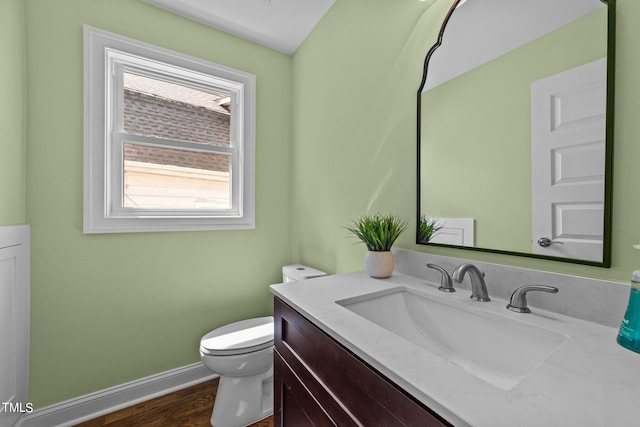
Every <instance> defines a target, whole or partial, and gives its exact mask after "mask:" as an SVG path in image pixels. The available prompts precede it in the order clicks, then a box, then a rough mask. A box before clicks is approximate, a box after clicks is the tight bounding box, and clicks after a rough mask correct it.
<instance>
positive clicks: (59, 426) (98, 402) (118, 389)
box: [14, 362, 218, 427]
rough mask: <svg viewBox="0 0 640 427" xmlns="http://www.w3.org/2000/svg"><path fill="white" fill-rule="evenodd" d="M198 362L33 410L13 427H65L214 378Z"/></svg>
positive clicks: (213, 375)
mask: <svg viewBox="0 0 640 427" xmlns="http://www.w3.org/2000/svg"><path fill="white" fill-rule="evenodd" d="M217 376H218V375H216V374H214V373H212V372H211V371H210V370H209V369H207V368H206V367H205V366H204V365H203V364H202V363H200V362H198V363H194V364H192V365H187V366H183V367H181V368H177V369H172V370H170V371H166V372H161V373H159V374H156V375H151V376H149V377H146V378H141V379H139V380H135V381H131V382H128V383H125V384H121V385H118V386H115V387H111V388H107V389H105V390H100V391H97V392H95V393H90V394H87V395H84V396H80V397H77V398H75V399H70V400H66V401H64V402H60V403H56V404H54V405H51V406H47V407H44V408H42V409H36V410H35V411H33V412H32V413H30V414H25V415H24V416H23V417H21V418H20V419H19V420H18V422H17V423H16V424H15V426H14V427H66V426H73V425H75V424H78V423H81V422H84V421H88V420H90V419H93V418H97V417H99V416H101V415H105V414H108V413H111V412H114V411H117V410H119V409H123V408H126V407H129V406H131V405H135V404H136V403H140V402H144V401H147V400H150V399H153V398H156V397H158V396H163V395H165V394H169V393H172V392H174V391H176V390H181V389H183V388H187V387H190V386H192V385H195V384H200V383H202V382H205V381H208V380H210V379H213V378H216V377H217Z"/></svg>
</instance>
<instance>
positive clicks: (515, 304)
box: [507, 285, 558, 313]
mask: <svg viewBox="0 0 640 427" xmlns="http://www.w3.org/2000/svg"><path fill="white" fill-rule="evenodd" d="M529 291H542V292H549V293H552V294H557V293H558V288H556V287H553V286H544V285H527V286H521V287H519V288H518V289H516V290H515V291H513V294H511V301H509V304H507V308H508V309H509V310H511V311H515V312H516V313H531V310H530V309H529V307H528V306H527V292H529Z"/></svg>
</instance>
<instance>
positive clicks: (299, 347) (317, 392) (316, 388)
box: [274, 298, 451, 427]
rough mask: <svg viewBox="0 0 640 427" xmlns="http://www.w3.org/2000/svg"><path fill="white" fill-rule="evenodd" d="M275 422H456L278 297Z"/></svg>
mask: <svg viewBox="0 0 640 427" xmlns="http://www.w3.org/2000/svg"><path fill="white" fill-rule="evenodd" d="M274 317H275V350H276V351H275V352H274V369H275V379H274V387H275V396H274V398H275V408H274V412H275V414H274V415H275V416H274V418H275V425H276V426H282V427H301V426H365V427H369V426H384V427H392V426H420V427H424V426H450V425H451V424H449V423H447V422H446V421H445V420H443V419H442V418H440V417H439V416H438V415H437V414H436V413H435V412H433V411H432V410H430V409H429V408H427V407H426V406H424V405H422V404H421V403H419V402H417V401H416V400H415V399H413V398H412V397H410V396H409V395H408V394H406V393H405V392H404V391H402V390H401V389H399V388H398V387H397V386H395V385H394V384H393V383H391V382H390V381H389V380H387V379H385V378H384V377H383V376H381V375H380V374H379V373H378V372H376V371H375V370H373V369H372V368H371V367H369V366H368V365H367V364H365V363H364V362H363V361H362V360H360V359H359V358H358V357H356V356H355V355H353V354H352V353H351V352H349V351H348V350H347V349H345V348H344V347H342V345H340V344H338V343H337V342H336V341H335V340H333V339H332V338H331V337H329V336H328V335H327V334H325V333H324V332H322V331H321V330H320V329H318V328H317V327H316V326H315V325H313V324H312V323H311V322H309V321H308V320H307V319H305V318H304V317H303V316H301V315H300V314H299V313H297V312H296V311H295V310H293V309H292V308H291V307H289V306H288V305H287V304H285V303H284V302H282V301H281V300H280V299H278V298H275V302H274Z"/></svg>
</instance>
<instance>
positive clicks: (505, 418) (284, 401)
mask: <svg viewBox="0 0 640 427" xmlns="http://www.w3.org/2000/svg"><path fill="white" fill-rule="evenodd" d="M396 255H398V254H397V253H396ZM400 255H401V256H398V257H397V265H398V264H400V265H402V263H403V262H404V258H405V257H403V256H402V255H405V254H400ZM410 256H412V255H410ZM434 260H435V261H442V260H441V259H432V260H431V261H434ZM457 261H459V260H457ZM421 264H422V263H421ZM478 264H481V263H478ZM422 265H424V264H422ZM479 267H480V268H481V269H482V270H483V271H488V273H487V287H488V289H489V294H490V296H491V301H489V302H478V301H472V300H470V299H469V290H468V288H466V285H465V284H463V285H460V287H459V288H458V289H456V292H453V293H444V292H440V291H438V286H439V281H438V280H432V279H431V278H429V279H425V278H418V277H412V276H408V275H406V274H398V273H394V275H393V276H391V277H390V278H389V279H385V280H380V279H372V278H370V277H368V276H367V275H366V274H364V273H349V274H340V275H336V276H328V277H324V278H318V279H312V280H309V281H307V282H305V284H304V286H301V285H300V284H278V285H272V286H271V291H272V293H273V294H274V295H275V297H276V298H275V309H274V315H275V319H276V320H275V328H276V329H275V349H276V352H275V393H276V394H275V403H276V405H275V413H276V415H275V416H276V425H282V426H288V425H310V424H311V425H385V426H393V425H406V426H415V425H419V426H425V425H434V426H441V425H455V426H478V427H482V426H491V427H499V426H533V425H536V426H537V425H544V426H604V425H615V426H636V425H637V423H638V420H640V404H639V403H638V401H637V396H638V395H640V354H636V353H633V352H631V351H629V350H626V349H624V348H622V347H620V346H619V345H617V344H616V341H615V340H616V335H617V328H615V327H612V326H611V325H603V324H599V323H595V322H594V321H586V320H583V319H579V318H576V317H569V316H567V315H564V314H559V313H557V312H554V311H549V310H545V309H544V308H542V307H539V306H536V305H537V301H538V300H539V299H540V298H546V299H548V300H552V299H553V298H567V294H568V293H570V292H571V289H572V284H571V283H569V282H571V280H578V281H579V280H582V279H581V278H575V277H573V276H563V277H561V276H562V275H555V276H557V277H558V279H557V281H555V282H554V281H550V280H551V276H549V277H548V280H547V281H546V284H550V285H558V287H559V288H560V292H559V294H558V295H549V294H545V295H542V296H540V298H538V299H535V298H531V299H530V305H531V304H534V305H531V310H532V313H528V314H521V313H514V312H511V311H509V310H507V309H506V308H505V306H506V304H507V303H508V299H505V298H504V297H503V295H504V294H505V291H504V290H501V289H500V288H501V285H500V284H499V282H500V281H501V280H503V279H500V280H495V281H492V276H491V274H493V273H494V272H493V271H492V270H491V269H490V268H489V266H487V265H479ZM447 268H448V267H447ZM423 269H424V270H425V271H426V270H427V269H426V268H423ZM448 269H449V268H448ZM504 269H505V275H506V276H507V277H508V276H509V271H508V270H509V269H510V268H509V267H505V268H504ZM396 270H398V268H396ZM401 270H402V269H401ZM517 270H520V271H519V272H518V274H519V276H518V277H520V278H522V277H525V276H526V274H528V272H530V270H524V269H517ZM428 274H431V273H430V272H429V273H428ZM540 274H551V273H545V272H540ZM434 278H435V276H434ZM584 280H588V279H584ZM519 284H522V283H517V282H516V283H514V285H519ZM620 286H622V285H620ZM595 287H596V288H597V286H595ZM622 289H624V288H622ZM616 292H617V291H616V290H615V289H613V290H612V292H611V293H614V294H615V293H616ZM563 293H564V294H565V295H564V296H562V294H563ZM591 296H593V295H591ZM569 299H571V298H569ZM580 301H581V300H580V299H579V298H578V299H576V303H580ZM398 302H400V303H398ZM565 302H566V300H565V299H562V305H561V307H564V306H565ZM421 304H422V305H421ZM425 307H426V308H425ZM408 310H409V311H410V310H413V313H411V314H407V311H408ZM562 310H563V311H567V310H566V309H565V308H563V309H562ZM420 311H422V312H423V313H422V314H420ZM416 313H417V314H416ZM423 315H424V316H432V317H431V318H429V317H420V316H423ZM413 316H417V317H413ZM411 318H412V319H414V323H416V324H417V325H413V326H411V325H409V323H406V322H407V319H411ZM441 319H443V321H442V322H441V321H440V320H441ZM403 322H404V323H403ZM420 323H422V324H420ZM411 328H417V329H419V330H421V331H422V334H417V335H411V333H412V332H407V331H408V330H409V329H411ZM421 336H426V337H427V338H428V339H427V340H426V341H423V340H422V337H421ZM309 420H310V421H313V423H310V422H309Z"/></svg>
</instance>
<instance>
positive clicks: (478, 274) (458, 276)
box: [451, 264, 491, 301]
mask: <svg viewBox="0 0 640 427" xmlns="http://www.w3.org/2000/svg"><path fill="white" fill-rule="evenodd" d="M467 272H468V273H469V277H470V278H471V297H470V298H471V299H472V300H475V301H491V298H489V294H488V293H487V285H486V283H485V282H484V273H483V272H482V271H480V270H478V267H476V266H475V265H473V264H462V265H459V266H458V267H456V269H455V270H453V274H452V275H451V279H453V281H454V282H456V283H462V279H464V275H465V274H466V273H467Z"/></svg>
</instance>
